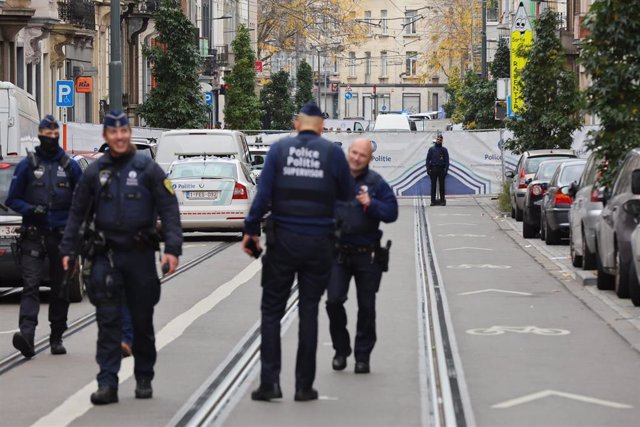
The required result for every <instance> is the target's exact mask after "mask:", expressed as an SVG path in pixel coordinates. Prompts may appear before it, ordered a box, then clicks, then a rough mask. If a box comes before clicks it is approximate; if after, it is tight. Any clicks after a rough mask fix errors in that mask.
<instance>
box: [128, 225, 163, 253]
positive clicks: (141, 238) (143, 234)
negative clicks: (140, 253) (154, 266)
mask: <svg viewBox="0 0 640 427" xmlns="http://www.w3.org/2000/svg"><path fill="white" fill-rule="evenodd" d="M133 242H134V246H136V247H138V248H140V249H147V248H151V249H153V250H154V251H159V250H160V234H159V233H158V232H157V230H156V229H155V228H151V229H149V230H143V231H139V232H137V233H136V235H135V236H133Z"/></svg>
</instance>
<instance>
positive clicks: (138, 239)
mask: <svg viewBox="0 0 640 427" xmlns="http://www.w3.org/2000/svg"><path fill="white" fill-rule="evenodd" d="M160 240H161V239H160V234H158V232H157V231H156V230H155V229H150V230H141V231H138V232H137V233H135V234H134V235H133V236H131V237H127V238H126V239H124V240H115V239H110V238H108V237H107V239H106V244H105V246H106V248H107V249H110V250H113V251H119V252H131V251H139V250H148V249H153V250H154V251H158V250H160Z"/></svg>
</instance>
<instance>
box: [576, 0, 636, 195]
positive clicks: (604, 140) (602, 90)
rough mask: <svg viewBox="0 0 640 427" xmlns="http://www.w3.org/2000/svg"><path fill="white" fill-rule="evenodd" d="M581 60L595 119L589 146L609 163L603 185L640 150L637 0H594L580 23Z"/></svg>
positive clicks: (589, 106)
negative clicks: (586, 33)
mask: <svg viewBox="0 0 640 427" xmlns="http://www.w3.org/2000/svg"><path fill="white" fill-rule="evenodd" d="M584 25H585V27H586V28H587V30H588V31H589V36H588V37H587V39H586V41H585V43H584V44H583V47H582V54H581V60H582V65H583V66H584V68H585V70H586V71H587V73H588V74H589V75H590V76H591V80H592V83H591V87H589V88H588V89H587V91H586V98H587V107H588V109H589V111H590V112H592V113H593V114H595V115H597V116H598V118H599V119H600V128H599V130H598V131H597V132H594V136H595V138H594V139H593V140H592V142H590V143H589V144H588V147H589V148H590V149H592V150H593V149H595V148H598V150H597V151H596V153H597V155H598V156H600V157H601V158H603V159H607V160H608V168H607V169H606V170H604V171H603V173H604V175H603V182H604V183H605V184H609V183H611V182H612V181H613V178H614V177H615V174H616V173H617V171H618V168H619V166H620V160H622V159H623V158H624V156H625V154H626V153H627V152H628V151H629V150H630V149H631V148H634V147H638V146H640V84H638V82H640V50H639V49H638V46H640V2H637V1H625V0H596V1H595V2H594V3H593V5H592V6H591V10H590V12H589V14H588V15H587V17H586V19H585V23H584Z"/></svg>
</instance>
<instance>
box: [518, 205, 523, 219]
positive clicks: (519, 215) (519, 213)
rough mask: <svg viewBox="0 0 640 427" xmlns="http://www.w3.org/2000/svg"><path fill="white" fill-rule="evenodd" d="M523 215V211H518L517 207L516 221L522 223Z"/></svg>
mask: <svg viewBox="0 0 640 427" xmlns="http://www.w3.org/2000/svg"><path fill="white" fill-rule="evenodd" d="M523 214H524V212H522V209H518V205H516V221H522V215H523Z"/></svg>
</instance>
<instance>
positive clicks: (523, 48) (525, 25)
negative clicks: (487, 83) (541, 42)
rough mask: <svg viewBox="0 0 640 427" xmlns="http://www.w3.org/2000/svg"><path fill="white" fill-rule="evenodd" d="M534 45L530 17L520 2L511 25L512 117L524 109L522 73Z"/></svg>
mask: <svg viewBox="0 0 640 427" xmlns="http://www.w3.org/2000/svg"><path fill="white" fill-rule="evenodd" d="M532 44H533V30H532V28H531V22H530V21H529V16H528V15H527V11H526V9H525V7H524V4H523V3H522V2H520V6H518V10H517V11H516V15H515V16H514V18H513V24H512V25H511V108H510V115H512V114H518V113H519V112H520V111H522V108H523V107H524V99H523V98H522V71H523V70H524V67H525V65H526V64H527V56H526V54H527V51H528V50H529V48H530V47H531V45H532Z"/></svg>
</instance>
